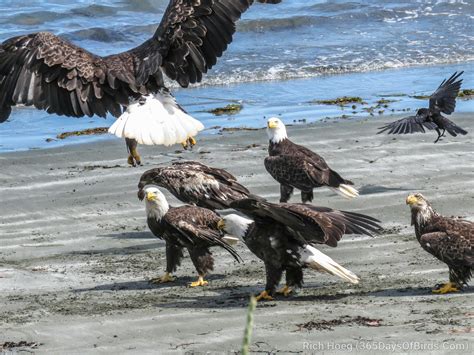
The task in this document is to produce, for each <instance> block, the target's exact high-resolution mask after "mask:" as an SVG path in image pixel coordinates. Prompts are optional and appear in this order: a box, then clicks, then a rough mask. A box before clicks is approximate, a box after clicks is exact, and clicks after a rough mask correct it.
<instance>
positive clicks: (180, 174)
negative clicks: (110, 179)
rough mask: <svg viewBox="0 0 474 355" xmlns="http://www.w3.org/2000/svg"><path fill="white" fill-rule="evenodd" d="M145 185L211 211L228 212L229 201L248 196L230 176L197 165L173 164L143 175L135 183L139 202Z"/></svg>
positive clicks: (233, 177)
mask: <svg viewBox="0 0 474 355" xmlns="http://www.w3.org/2000/svg"><path fill="white" fill-rule="evenodd" d="M146 185H157V186H160V187H164V188H165V189H167V190H168V191H169V192H171V193H172V194H173V195H174V196H175V197H176V198H177V199H178V200H180V201H182V202H184V203H188V204H192V205H196V206H200V207H204V208H209V209H211V210H215V209H226V208H229V205H230V203H231V202H232V201H234V200H239V199H242V198H246V197H248V196H249V194H250V193H249V191H248V190H247V189H246V188H245V187H244V186H242V185H241V184H239V183H238V182H237V179H236V178H235V176H233V175H232V174H230V173H229V172H227V171H225V170H224V169H218V168H213V167H210V166H207V165H204V164H202V163H199V162H196V161H185V162H174V163H173V164H172V165H171V166H165V167H159V168H154V169H150V170H147V171H145V172H144V173H143V175H142V176H141V177H140V182H139V183H138V198H139V199H141V200H142V199H143V198H144V197H145V193H144V187H145V186H146Z"/></svg>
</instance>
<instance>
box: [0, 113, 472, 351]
mask: <svg viewBox="0 0 474 355" xmlns="http://www.w3.org/2000/svg"><path fill="white" fill-rule="evenodd" d="M394 119H395V117H384V118H383V119H368V120H364V119H362V120H360V119H359V120H341V121H329V122H325V123H316V124H312V125H308V126H293V127H289V128H288V131H289V135H290V138H291V139H292V140H293V141H295V142H297V143H301V144H304V145H306V146H308V147H310V148H312V149H314V150H315V151H317V152H319V153H320V154H321V155H322V156H324V157H325V158H326V160H327V161H328V163H329V164H330V165H331V167H333V168H334V169H335V170H337V171H339V172H340V173H341V175H342V176H344V177H346V178H348V179H351V180H353V181H354V182H355V184H356V187H358V188H359V190H360V192H361V196H360V198H358V199H356V200H352V201H347V200H345V199H343V198H342V197H340V196H337V195H335V194H333V193H332V192H331V191H329V190H325V189H319V190H316V191H315V201H314V203H315V204H317V205H324V206H330V207H334V208H340V209H346V210H350V211H357V212H362V213H366V214H369V215H372V216H374V217H376V218H379V219H380V220H381V221H382V222H383V226H384V227H385V228H386V231H385V232H384V234H382V235H380V236H378V237H376V238H367V237H357V236H347V237H345V238H343V240H342V242H341V243H340V245H339V246H338V247H337V248H330V247H325V246H322V247H321V248H320V249H321V250H322V251H324V252H325V253H327V254H328V255H330V256H331V257H332V258H334V259H335V260H336V261H338V262H340V263H341V264H342V265H344V266H345V267H347V268H349V269H350V270H352V271H354V272H355V273H356V274H358V275H359V276H360V277H361V279H362V281H361V283H360V284H359V285H356V286H353V285H350V284H346V283H343V282H342V281H340V280H339V279H336V278H334V277H331V276H328V275H322V274H318V273H316V272H313V271H307V272H306V273H305V286H304V288H303V289H302V290H301V291H300V292H299V294H298V295H296V296H294V297H291V298H283V297H281V298H278V299H277V300H276V301H270V302H264V303H261V304H259V305H258V308H257V310H256V314H255V329H254V336H253V339H252V345H251V350H252V351H254V352H259V353H260V352H261V353H269V352H275V353H276V352H283V353H289V352H291V353H307V352H325V353H346V352H347V351H349V350H353V351H355V350H358V351H359V352H365V351H366V350H368V349H369V348H370V349H372V351H374V350H376V349H378V350H379V351H378V352H381V351H380V350H390V349H391V348H392V347H393V348H394V349H395V353H399V352H406V353H412V352H414V351H416V350H420V349H422V350H423V353H430V352H433V353H446V352H449V351H452V352H453V353H460V351H464V352H466V350H467V349H468V348H467V346H469V349H472V347H473V346H474V344H473V342H472V332H473V328H472V320H473V317H474V313H473V311H472V306H473V303H472V292H473V288H472V287H470V288H466V289H465V290H464V291H463V292H460V293H456V294H450V295H442V296H439V295H433V294H431V293H430V289H431V288H432V287H433V286H434V285H435V284H437V283H440V282H444V281H446V280H447V277H448V273H447V267H446V266H445V265H444V264H442V263H441V262H438V261H437V260H435V259H434V258H433V257H432V256H431V255H429V254H427V253H426V252H424V251H423V250H422V249H421V247H420V246H419V244H418V242H417V241H416V239H415V237H414V233H413V228H412V227H410V226H409V222H410V217H409V209H408V207H407V206H406V205H405V202H404V201H405V197H406V196H407V194H408V193H410V192H413V191H420V192H422V193H423V194H424V195H425V196H426V197H427V198H428V199H429V200H430V201H432V203H433V205H434V207H435V208H436V209H437V210H438V211H439V212H441V213H443V214H445V215H455V216H465V217H467V218H468V219H470V220H473V219H474V214H473V213H474V211H473V206H474V203H473V202H474V194H473V192H472V191H474V155H473V137H474V136H473V132H474V120H473V117H472V115H471V114H458V115H454V116H453V118H452V119H453V120H455V121H456V122H457V123H458V124H459V125H460V126H462V127H464V128H465V129H466V130H468V131H469V132H470V133H469V134H468V135H467V136H460V137H457V138H453V137H448V138H445V139H444V140H443V141H441V142H440V143H438V144H433V143H432V142H433V141H434V139H435V138H436V135H435V134H434V133H429V134H424V135H423V134H416V135H409V136H387V135H375V132H376V128H377V127H379V126H380V125H381V124H382V123H385V122H388V121H391V120H394ZM266 144H267V141H266V135H265V132H264V131H263V130H257V131H241V132H231V133H229V132H228V133H225V134H224V135H216V136H206V137H204V138H201V139H200V140H199V145H198V146H197V147H196V149H195V150H194V151H193V152H183V151H177V150H176V149H177V147H172V148H169V149H163V148H157V147H152V148H149V147H142V148H141V152H142V157H143V160H144V163H145V165H144V166H142V167H139V168H131V167H128V166H127V165H126V161H125V157H126V152H125V145H124V143H123V142H122V141H120V140H113V141H106V142H98V143H93V144H87V145H76V146H69V147H63V148H57V149H48V150H32V151H28V152H18V153H8V154H1V155H0V166H1V169H0V201H1V204H0V304H1V305H2V306H1V307H0V353H1V351H2V349H1V346H2V344H4V343H5V342H20V341H24V342H26V345H29V346H25V347H22V348H16V349H15V350H17V351H22V350H24V351H29V352H31V351H32V352H37V353H49V354H51V353H58V354H59V353H62V354H64V353H92V352H99V351H100V352H102V353H123V352H125V351H128V352H132V353H150V352H158V351H159V352H160V353H171V352H180V353H181V352H206V351H210V352H211V353H214V352H215V353H222V352H236V351H238V350H239V349H240V347H241V342H242V336H243V329H244V323H245V313H246V307H247V303H248V296H249V294H251V293H258V292H259V291H261V290H262V288H263V286H264V270H263V264H262V263H261V262H260V261H259V260H258V259H257V258H256V257H254V256H253V255H252V254H251V253H250V252H249V251H247V250H246V247H245V245H243V244H240V245H238V246H237V250H238V251H239V253H240V254H241V256H242V257H243V259H244V261H245V262H244V263H243V264H240V265H239V264H237V263H236V262H234V261H233V259H232V258H231V256H230V255H228V254H226V253H225V252H223V251H221V250H218V249H215V252H214V254H215V257H216V268H215V271H214V273H213V274H212V275H211V276H210V277H209V281H210V285H209V286H208V287H204V288H199V289H195V288H189V287H187V284H188V283H189V282H190V281H193V280H194V278H195V276H196V274H195V271H194V268H193V267H192V264H191V261H190V259H189V258H185V259H184V261H183V264H182V266H181V267H180V268H179V270H178V272H177V273H176V276H178V279H177V281H176V282H175V283H171V284H166V285H162V286H159V285H158V286H156V285H151V284H149V283H148V281H147V280H149V279H150V278H152V277H156V276H158V275H161V274H162V273H163V271H164V267H165V254H164V243H163V242H162V241H160V240H158V239H156V238H155V237H153V235H152V234H151V233H150V232H149V231H148V229H147V227H146V220H145V215H144V206H143V204H142V203H141V202H139V201H138V200H137V198H136V185H137V183H138V179H139V177H140V175H141V173H142V172H143V171H145V170H147V169H150V168H152V167H155V166H157V165H159V164H166V163H169V162H171V161H173V160H175V159H192V160H199V161H202V162H203V163H205V164H209V165H213V166H216V167H222V168H225V169H228V170H229V171H230V172H232V173H234V174H235V175H236V176H237V177H238V179H239V181H240V182H241V183H243V184H244V185H246V186H247V187H248V188H249V189H250V190H251V191H252V192H253V193H256V194H260V195H262V196H264V197H266V198H268V199H270V200H272V201H276V200H277V199H278V191H279V190H278V185H277V183H276V182H275V181H273V180H272V179H271V177H270V176H269V175H268V174H267V173H266V171H265V169H264V167H263V158H264V157H265V155H266ZM167 196H168V197H170V200H171V201H172V202H173V203H174V204H178V202H177V201H176V200H175V199H173V198H171V196H170V195H169V194H167ZM292 201H295V202H296V201H299V194H298V195H295V196H294V197H293V199H292ZM311 328H312V329H311ZM469 341H470V343H469ZM4 350H5V349H4ZM397 350H398V351H397Z"/></svg>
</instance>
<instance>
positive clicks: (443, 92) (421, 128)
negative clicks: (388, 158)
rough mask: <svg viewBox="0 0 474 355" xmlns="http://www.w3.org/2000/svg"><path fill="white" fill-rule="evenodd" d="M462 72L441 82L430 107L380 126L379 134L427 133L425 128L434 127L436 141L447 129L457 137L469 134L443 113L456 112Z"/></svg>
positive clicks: (430, 128) (432, 95) (432, 96)
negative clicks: (436, 136) (436, 135)
mask: <svg viewBox="0 0 474 355" xmlns="http://www.w3.org/2000/svg"><path fill="white" fill-rule="evenodd" d="M462 73H463V72H460V73H459V74H458V73H457V72H456V73H454V74H453V75H451V77H450V78H449V79H448V80H446V79H444V80H443V81H442V82H441V84H440V85H439V87H438V89H436V91H435V92H434V93H432V94H431V96H430V104H429V108H420V109H419V110H418V111H417V112H416V115H415V116H409V117H405V118H402V119H401V120H398V121H395V122H392V123H389V124H387V125H385V126H383V127H380V128H379V129H380V131H379V132H378V133H377V134H380V133H383V132H387V131H388V132H387V133H388V134H407V133H416V132H421V133H425V128H426V129H429V130H433V129H434V130H435V131H436V133H438V138H436V140H435V141H434V142H435V143H437V142H438V141H439V140H440V139H441V137H445V133H446V131H448V133H449V134H450V135H452V136H453V137H456V136H457V135H458V134H462V135H465V134H467V132H466V131H465V130H464V129H462V128H461V127H459V126H457V125H456V124H455V123H454V122H452V121H451V120H449V119H447V118H446V117H444V116H443V115H442V114H441V113H445V114H447V115H450V114H452V113H453V112H454V109H455V107H456V97H457V96H458V94H459V90H460V89H461V83H462V79H459V80H457V79H458V78H459V77H460V76H461V75H462ZM441 130H442V131H443V132H441Z"/></svg>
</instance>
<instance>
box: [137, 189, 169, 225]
mask: <svg viewBox="0 0 474 355" xmlns="http://www.w3.org/2000/svg"><path fill="white" fill-rule="evenodd" d="M143 191H144V192H145V209H146V215H147V217H149V218H150V217H153V218H156V219H157V220H160V219H162V218H163V216H164V215H165V214H166V212H168V210H169V209H170V205H169V204H168V201H167V200H166V197H165V195H163V193H162V192H161V191H160V190H159V189H158V188H157V187H156V186H147V187H145V188H144V189H143Z"/></svg>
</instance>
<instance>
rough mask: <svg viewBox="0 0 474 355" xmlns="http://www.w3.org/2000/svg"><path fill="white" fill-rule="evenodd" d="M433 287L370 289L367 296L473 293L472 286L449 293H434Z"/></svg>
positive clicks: (473, 288)
mask: <svg viewBox="0 0 474 355" xmlns="http://www.w3.org/2000/svg"><path fill="white" fill-rule="evenodd" d="M432 289H433V287H409V286H408V287H403V288H391V289H385V290H378V291H371V292H367V293H366V295H367V296H373V297H416V296H424V297H430V298H437V297H446V296H450V295H462V294H467V295H470V294H473V293H474V287H465V288H464V289H463V290H462V291H459V292H454V293H449V294H444V295H440V294H436V293H433V292H432V291H431V290H432Z"/></svg>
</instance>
